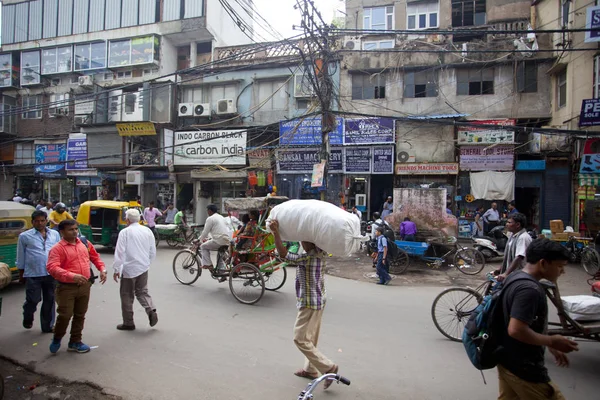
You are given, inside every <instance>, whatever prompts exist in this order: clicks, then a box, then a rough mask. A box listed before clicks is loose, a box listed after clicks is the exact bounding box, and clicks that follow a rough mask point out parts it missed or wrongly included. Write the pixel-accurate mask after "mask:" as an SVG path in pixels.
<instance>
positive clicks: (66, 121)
mask: <svg viewBox="0 0 600 400" xmlns="http://www.w3.org/2000/svg"><path fill="white" fill-rule="evenodd" d="M42 99H43V100H42V104H47V103H49V102H50V96H49V95H46V94H44V95H42ZM17 104H18V106H17V107H22V97H21V96H20V97H19V98H18V99H17ZM73 113H74V109H73V105H72V103H71V105H70V106H69V115H67V116H59V117H50V116H49V115H48V107H44V108H43V110H42V118H41V119H23V116H22V114H19V115H18V116H17V136H18V137H19V138H29V137H30V138H37V139H40V138H45V137H48V138H56V137H66V136H67V135H68V134H69V133H72V132H73V131H74V128H73ZM78 131H79V130H78V129H77V130H75V132H78Z"/></svg>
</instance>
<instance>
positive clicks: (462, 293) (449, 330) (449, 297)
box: [431, 288, 483, 342]
mask: <svg viewBox="0 0 600 400" xmlns="http://www.w3.org/2000/svg"><path fill="white" fill-rule="evenodd" d="M482 300H483V296H481V294H480V293H478V292H477V291H475V290H473V289H469V288H449V289H446V290H444V291H443V292H441V293H440V294H438V295H437V297H436V298H435V300H434V301H433V304H432V305H431V318H432V319H433V324H434V325H435V327H436V328H437V329H438V331H440V332H441V334H442V335H444V336H446V337H447V338H448V339H450V340H453V341H455V342H461V341H462V333H463V330H464V328H465V324H466V323H467V321H468V320H469V317H470V316H471V314H472V313H473V311H475V308H477V306H478V305H479V303H481V301H482Z"/></svg>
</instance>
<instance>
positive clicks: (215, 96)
mask: <svg viewBox="0 0 600 400" xmlns="http://www.w3.org/2000/svg"><path fill="white" fill-rule="evenodd" d="M277 87H278V86H277ZM277 87H275V90H276V89H277ZM280 92H283V93H285V90H283V89H282V90H280ZM278 95H281V93H276V94H275V95H274V96H278ZM236 98H237V84H231V85H215V86H212V87H211V88H210V103H211V105H212V108H213V109H215V110H216V109H217V102H218V101H219V100H223V99H233V100H234V101H235V100H236Z"/></svg>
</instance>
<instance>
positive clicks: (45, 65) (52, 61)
mask: <svg viewBox="0 0 600 400" xmlns="http://www.w3.org/2000/svg"><path fill="white" fill-rule="evenodd" d="M56 51H57V49H56V48H55V47H54V48H51V49H43V50H42V74H55V73H56V72H57V67H56Z"/></svg>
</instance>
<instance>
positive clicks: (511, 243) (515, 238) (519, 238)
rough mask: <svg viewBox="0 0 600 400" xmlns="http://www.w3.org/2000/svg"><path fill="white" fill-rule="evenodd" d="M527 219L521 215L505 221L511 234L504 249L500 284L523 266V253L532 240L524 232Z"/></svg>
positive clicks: (499, 277)
mask: <svg viewBox="0 0 600 400" xmlns="http://www.w3.org/2000/svg"><path fill="white" fill-rule="evenodd" d="M526 226H527V217H525V215H523V214H521V213H515V214H512V215H511V216H510V217H509V218H508V221H506V229H507V230H508V231H509V232H510V233H511V236H510V238H509V239H508V242H507V243H506V248H505V249H504V259H503V260H502V268H501V269H500V275H499V276H498V277H497V279H498V281H500V282H502V281H503V280H504V279H506V277H507V276H508V275H510V274H511V273H512V272H513V271H514V270H516V269H521V268H523V267H524V266H525V253H526V251H527V247H528V246H529V245H530V244H531V242H532V241H533V239H531V236H529V233H527V231H526V230H525V227H526Z"/></svg>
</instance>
